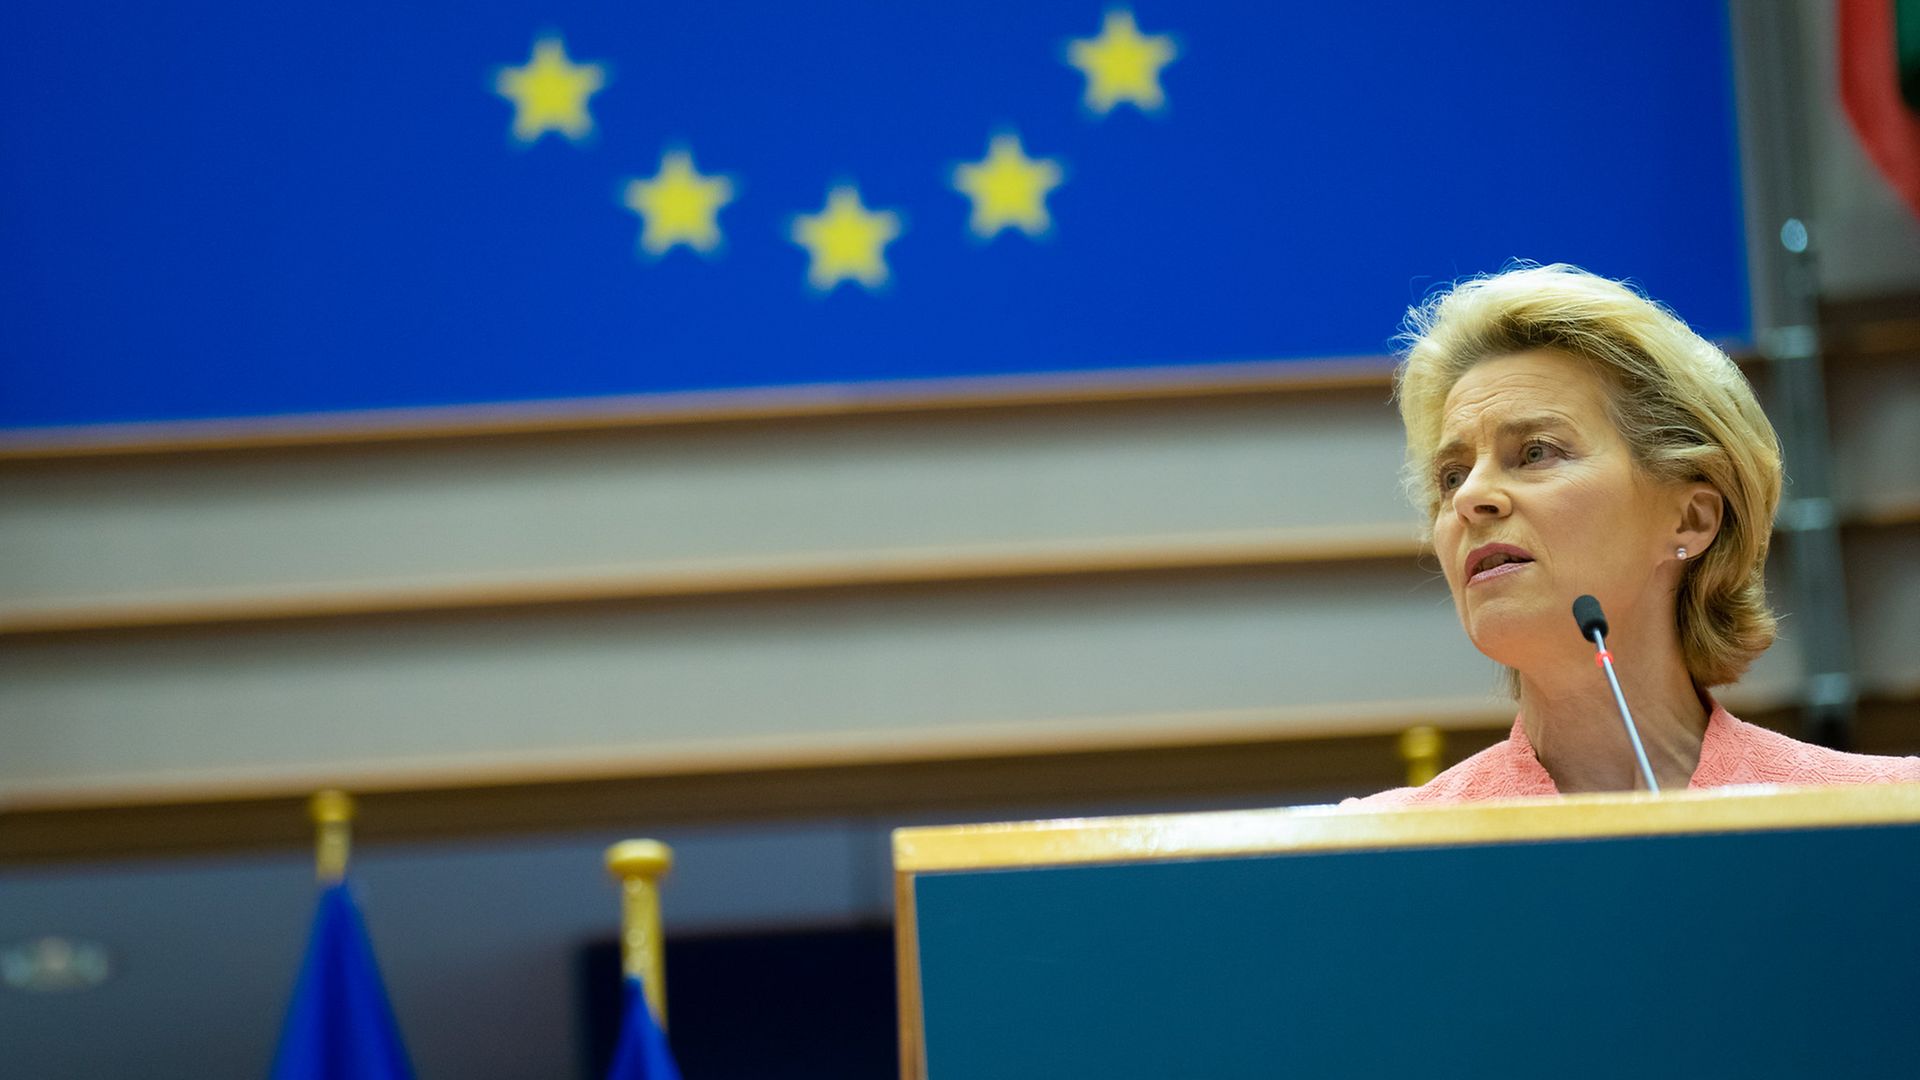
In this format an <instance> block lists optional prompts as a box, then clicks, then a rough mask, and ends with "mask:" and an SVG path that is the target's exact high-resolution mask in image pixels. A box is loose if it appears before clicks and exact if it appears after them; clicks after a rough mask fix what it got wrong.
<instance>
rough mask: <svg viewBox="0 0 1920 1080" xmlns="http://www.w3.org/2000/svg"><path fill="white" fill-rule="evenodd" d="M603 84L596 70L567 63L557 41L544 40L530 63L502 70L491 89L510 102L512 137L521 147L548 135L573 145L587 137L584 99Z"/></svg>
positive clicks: (590, 125) (588, 122)
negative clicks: (511, 106) (552, 133)
mask: <svg viewBox="0 0 1920 1080" xmlns="http://www.w3.org/2000/svg"><path fill="white" fill-rule="evenodd" d="M606 81H607V73H606V71H605V69H603V68H601V66H600V65H598V64H575V63H573V62H572V61H571V60H568V59H567V48H566V46H565V45H562V44H561V43H560V39H559V38H557V37H548V38H541V39H540V40H538V41H536V42H534V43H533V59H531V60H529V61H527V65H526V66H525V67H517V68H516V67H510V68H502V69H501V71H500V73H499V74H498V75H496V76H495V77H494V80H493V89H494V92H495V93H497V94H499V95H500V96H501V97H503V98H506V99H507V100H508V101H511V102H513V137H514V138H516V139H519V140H520V141H521V142H522V143H531V142H534V141H535V140H537V139H539V138H540V136H542V135H545V134H546V133H547V132H549V131H557V132H559V133H560V134H562V135H565V136H566V137H567V138H569V139H572V140H574V141H576V142H578V141H579V140H580V139H583V138H585V137H586V136H587V135H588V134H589V133H590V132H592V131H593V117H592V116H591V115H589V114H588V113H587V98H588V97H590V96H592V95H593V94H594V93H596V92H598V91H599V89H600V87H601V86H603V85H605V83H606Z"/></svg>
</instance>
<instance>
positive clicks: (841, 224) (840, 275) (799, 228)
mask: <svg viewBox="0 0 1920 1080" xmlns="http://www.w3.org/2000/svg"><path fill="white" fill-rule="evenodd" d="M791 235H792V238H793V242H794V243H796V244H799V245H800V246H801V247H803V248H806V249H807V255H808V256H809V257H810V258H809V264H808V266H807V284H809V285H812V286H813V287H814V288H815V289H818V290H819V291H821V292H830V291H832V290H833V288H834V286H836V285H838V284H840V283H841V282H843V281H857V282H859V283H860V284H862V285H865V286H866V287H867V288H869V289H877V288H879V287H880V286H882V285H884V284H886V282H887V260H886V259H885V257H884V256H883V255H882V254H881V252H882V249H884V248H885V247H886V246H887V245H888V244H890V243H892V242H893V241H894V239H895V238H896V237H898V236H899V235H900V215H898V214H896V213H894V212H893V211H891V210H878V211H875V210H868V209H867V208H866V207H865V206H863V205H862V204H861V202H860V191H859V189H857V188H855V187H853V186H852V185H851V184H842V185H841V186H839V187H836V188H834V189H833V190H832V191H829V192H828V193H827V205H826V208H825V209H823V210H821V211H820V212H819V213H817V214H802V215H800V216H799V217H796V218H794V220H793V231H792V234H791Z"/></svg>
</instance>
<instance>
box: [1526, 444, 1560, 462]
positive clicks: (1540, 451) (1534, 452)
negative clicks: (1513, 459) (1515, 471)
mask: <svg viewBox="0 0 1920 1080" xmlns="http://www.w3.org/2000/svg"><path fill="white" fill-rule="evenodd" d="M1552 455H1553V447H1551V446H1548V445H1547V444H1546V443H1543V442H1530V443H1528V444H1527V445H1526V447H1525V448H1523V449H1522V450H1521V451H1520V460H1521V461H1523V462H1525V463H1526V464H1528V465H1532V464H1534V463H1536V462H1541V461H1545V460H1546V459H1547V458H1549V457H1551V456H1552Z"/></svg>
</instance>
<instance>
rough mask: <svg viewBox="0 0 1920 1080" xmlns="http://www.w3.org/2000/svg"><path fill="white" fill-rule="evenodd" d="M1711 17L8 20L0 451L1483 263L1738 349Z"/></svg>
mask: <svg viewBox="0 0 1920 1080" xmlns="http://www.w3.org/2000/svg"><path fill="white" fill-rule="evenodd" d="M1729 39H1730V34H1729V30H1728V25H1727V11H1726V5H1725V4H1724V3H1681V4H1675V3H1672V2H1671V0H1609V2H1608V3H1604V4H1541V3H1538V2H1535V0H1495V2H1491V3H1486V4H1474V5H1466V6H1462V5H1453V4H1434V3H1431V2H1429V0H1382V2H1379V3H1367V4H1273V3H1254V2H1234V0H1221V2H1217V3H1206V4H1172V3H1157V2H1150V0H1140V2H1137V3H1135V4H1132V5H1131V6H1128V5H1112V4H1109V3H1106V2H1105V0H973V2H967V3H952V4H908V3H898V2H892V0H820V2H816V3H747V2H732V0H714V2H707V3H677V4H669V3H640V2H635V3H605V2H596V0H542V2H537V3H532V2H525V0H463V2H459V3H455V2H453V0H425V2H421V3H407V4H387V3H376V2H373V0H340V2H338V3H329V4H318V5H293V6H288V5H269V6H266V7H263V6H261V5H259V4H258V3H254V2H251V0H185V2H184V3H182V4H169V5H160V6H154V5H138V4H134V5H129V4H124V3H118V2H115V0H65V2H63V3H58V4H16V5H12V6H11V7H10V8H9V9H8V11H7V13H6V14H5V15H4V16H0V161H4V162H5V166H4V168H0V241H4V243H3V244H0V246H3V247H4V250H5V251H6V253H7V255H6V258H5V259H4V260H0V357H4V362H3V363H0V429H12V430H14V431H20V430H29V429H35V428H48V427H61V426H72V425H82V424H95V423H111V422H119V421H141V420H190V419H194V418H205V417H264V416H272V415H275V414H287V413H314V412H320V413H325V412H333V411H342V410H361V409H373V408H382V407H409V406H433V405H459V404H473V403H486V402H508V401H530V400H548V401H552V400H559V399H600V398H604V397H606V396H609V395H631V394H661V393H672V392H677V391H713V390H728V389H739V388H762V389H764V388H791V387H795V386H807V385H820V384H830V385H839V384H846V383H874V384H879V385H882V386H888V385H898V384H899V383H900V382H901V381H903V380H945V379H950V378H973V377H998V376H1008V375H1020V374H1027V373H1054V374H1056V375H1062V376H1066V375H1073V373H1088V372H1093V371H1096V370H1139V369H1142V368H1164V369H1171V370H1173V371H1175V372H1179V371H1184V370H1186V369H1189V368H1192V367H1194V366H1203V365H1217V364H1237V363H1249V362H1283V363H1284V362H1290V361H1297V360H1308V359H1324V358H1336V357H1356V356H1357V357H1372V358H1378V357H1380V356H1382V355H1383V354H1384V353H1385V352H1386V351H1387V350H1388V348H1389V343H1390V340H1391V338H1392V336H1393V334H1394V332H1395V330H1396V328H1397V325H1398V323H1399V320H1400V317H1401V315H1402V313H1403V312H1404V310H1405V308H1406V306H1407V304H1408V303H1409V301H1411V300H1415V299H1417V298H1418V297H1419V295H1420V294H1421V293H1422V292H1424V291H1425V290H1426V289H1427V288H1429V287H1431V286H1432V285H1433V284H1435V283H1436V282H1439V281H1443V280H1448V279H1451V278H1454V277H1456V276H1459V275H1462V274H1468V273H1475V272H1482V271H1489V270H1494V269H1498V268H1499V267H1500V266H1501V264H1503V263H1504V262H1506V261H1507V260H1509V259H1513V258H1524V259H1531V260H1536V261H1541V262H1553V261H1568V262H1575V263H1579V264H1581V265H1584V266H1586V267H1588V268H1589V269H1592V270H1594V271H1596V272H1599V273H1603V274H1607V275H1610V276H1616V277H1619V276H1625V277H1632V278H1634V279H1636V280H1637V281H1639V282H1640V283H1642V284H1643V285H1644V286H1645V287H1646V288H1647V289H1648V290H1649V291H1651V292H1652V293H1653V294H1654V295H1657V296H1659V297H1661V298H1662V299H1664V300H1666V301H1667V302H1669V303H1671V304H1672V305H1673V306H1674V307H1675V308H1676V309H1677V310H1678V312H1679V314H1680V315H1681V316H1682V317H1684V318H1686V319H1688V320H1689V321H1690V322H1692V323H1693V324H1694V326H1695V327H1696V328H1697V329H1699V330H1700V331H1701V332H1702V333H1704V334H1707V335H1708V336H1714V337H1722V338H1733V339H1738V338H1740V337H1742V336H1743V335H1744V334H1745V333H1746V331H1747V328H1748V311H1747V295H1746V282H1745V253H1744V252H1745V249H1744V242H1743V238H1742V237H1743V234H1742V222H1741V212H1740V193H1739V183H1738V176H1739V162H1738V159H1737V154H1736V151H1735V144H1734V117H1733V84H1732V72H1731V50H1730V46H1729ZM1073 377H1076V378H1084V377H1086V376H1085V375H1084V374H1079V375H1073Z"/></svg>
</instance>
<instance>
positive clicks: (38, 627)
mask: <svg viewBox="0 0 1920 1080" xmlns="http://www.w3.org/2000/svg"><path fill="white" fill-rule="evenodd" d="M1916 523H1920V501H1897V502H1885V503H1878V504H1875V505H1873V506H1869V507H1862V508H1859V509H1857V510H1855V511H1853V512H1850V513H1849V514H1848V516H1847V520H1846V522H1845V525H1846V526H1847V527H1848V528H1850V529H1863V528H1872V529H1882V528H1902V527H1906V526H1910V525H1913V524H1916ZM1427 551H1428V548H1427V546H1426V544H1425V543H1424V542H1423V541H1422V540H1421V539H1420V538H1419V537H1418V536H1417V534H1416V533H1415V532H1414V530H1413V528H1412V527H1411V526H1408V525H1397V524H1390V523H1382V524H1374V525H1352V526H1334V527H1328V528H1314V527H1299V528H1276V529H1243V530H1221V531H1216V532H1207V533H1186V534H1178V535H1166V536H1144V537H1108V538H1098V539H1086V540H1053V541H1032V542H1025V543H1012V544H972V545H951V546H947V547H928V548H902V549H893V550H880V551H865V552H861V551H852V552H849V551H833V552H825V553H821V554H818V555H784V556H772V557H762V558H738V559H690V560H682V561H673V562H661V563H655V564H651V565H644V566H635V567H602V568H595V569H587V570H567V571H560V572H554V573H548V574H527V575H521V576H515V577H492V578H463V579H451V580H439V581H435V580H409V581H399V582H393V583H359V584H348V585H339V586H324V587H308V588H297V589H273V590H257V591H243V590H233V591H217V590H208V591H204V592H196V593H192V594H189V595H181V596H151V597H129V598H115V599H112V600H99V601H64V602H56V603H39V604H35V603H14V604H0V641H4V640H7V639H14V640H20V639H37V638H47V637H73V636H81V635H99V634H124V633H138V632H148V631H162V630H201V629H208V630H211V629H219V628H234V627H261V626H271V625H278V624H289V623H311V622H319V621H351V620H366V619H377V618H391V617H410V616H450V615H462V614H475V613H482V612H512V611H532V610H540V609H552V608H561V607H580V606H587V605H602V604H646V603H660V602H667V601H685V600H717V599H723V598H737V597H752V596H779V595H798V594H808V593H814V594H819V593H845V592H865V591H879V590H890V589H904V588H955V587H965V586H981V585H995V584H1001V585H1004V584H1016V583H1027V582H1035V581H1043V580H1099V579H1105V578H1121V577H1140V576H1148V575H1154V576H1164V575H1169V574H1205V573H1219V572H1225V571H1247V570H1255V571H1258V570H1280V569H1284V568H1287V567H1296V566H1315V565H1322V566H1330V565H1341V564H1347V565H1352V564H1361V563H1379V562H1397V561H1408V560H1412V559H1416V558H1419V557H1420V556H1421V555H1423V554H1425V553H1426V552H1427Z"/></svg>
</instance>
